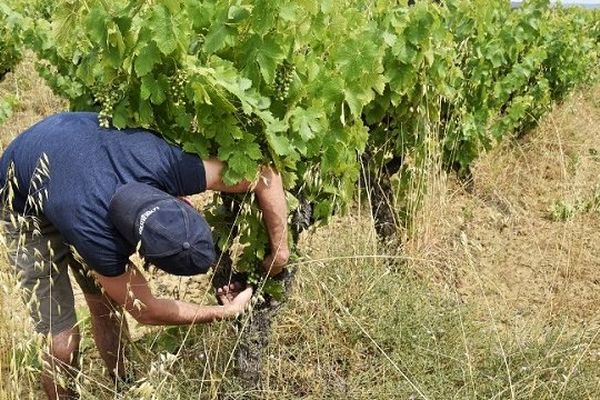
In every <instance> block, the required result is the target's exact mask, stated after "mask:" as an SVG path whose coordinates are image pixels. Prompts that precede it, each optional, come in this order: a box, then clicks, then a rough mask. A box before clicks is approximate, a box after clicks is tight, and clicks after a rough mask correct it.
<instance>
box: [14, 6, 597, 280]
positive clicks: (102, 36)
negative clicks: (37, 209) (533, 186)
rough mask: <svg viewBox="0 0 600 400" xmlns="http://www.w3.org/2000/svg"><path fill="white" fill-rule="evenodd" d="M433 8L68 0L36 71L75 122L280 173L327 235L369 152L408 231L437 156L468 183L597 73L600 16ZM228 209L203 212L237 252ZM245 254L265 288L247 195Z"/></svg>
mask: <svg viewBox="0 0 600 400" xmlns="http://www.w3.org/2000/svg"><path fill="white" fill-rule="evenodd" d="M38 1H42V0H38ZM42 3H43V2H42ZM437 3H438V2H430V1H423V2H416V4H414V5H413V6H411V7H408V6H407V4H406V3H405V2H398V1H391V0H390V1H385V0H384V1H376V2H373V1H367V0H340V1H335V2H332V1H329V0H305V1H302V2H297V1H292V0H281V1H277V2H274V1H271V0H254V1H249V0H237V1H231V0H228V1H225V0H204V1H195V0H183V1H180V2H173V1H169V0H156V1H153V2H146V1H139V0H119V1H115V2H110V3H108V2H105V1H101V0H87V1H85V2H81V1H70V0H69V1H67V0H61V1H58V2H55V3H54V4H53V7H52V8H51V9H47V8H46V9H44V11H35V7H30V8H29V11H28V10H27V9H25V10H23V11H21V12H23V13H24V14H26V15H27V18H28V19H27V23H26V24H24V26H26V29H25V31H26V35H25V36H26V37H27V42H28V44H29V45H30V46H31V48H32V49H33V50H34V51H35V52H36V53H37V55H38V58H39V60H40V63H39V71H40V73H41V75H42V76H43V77H45V78H46V80H47V81H48V83H49V84H50V85H51V86H52V87H53V89H54V90H55V91H56V92H57V93H59V94H61V95H62V96H64V97H66V98H67V99H69V100H70V104H71V107H72V108H73V109H74V110H95V111H99V112H100V116H99V118H100V124H101V125H102V126H105V127H106V126H109V124H111V125H112V126H115V127H117V128H125V127H145V128H150V129H154V130H156V131H158V132H162V133H163V134H164V135H165V136H166V137H167V138H168V139H169V140H170V141H172V142H175V143H178V144H179V145H181V146H182V147H183V148H184V149H185V150H186V151H189V152H192V153H195V154H198V155H199V156H201V157H208V156H214V157H218V158H219V159H220V160H222V161H223V162H225V163H226V165H227V168H226V170H225V172H224V179H225V181H226V182H227V183H235V182H238V181H239V180H241V179H251V180H252V179H255V178H256V171H257V170H258V166H259V165H261V164H271V165H272V166H274V167H275V168H277V169H278V170H279V171H280V172H281V173H282V176H283V178H284V182H285V185H286V188H287V189H288V190H289V192H288V200H289V204H290V211H291V212H292V213H294V212H295V211H296V208H297V207H299V204H300V201H299V199H301V200H302V201H305V202H307V203H308V204H310V205H311V207H310V212H311V214H312V215H311V217H310V220H311V221H312V222H313V223H315V224H318V223H324V222H326V221H327V220H328V218H329V217H330V216H331V215H332V214H334V213H335V212H338V211H340V210H343V209H344V207H345V206H346V204H347V203H348V201H349V200H351V199H352V196H353V194H354V193H355V189H356V182H357V180H358V177H359V175H360V171H361V165H360V162H359V160H360V158H361V157H360V155H361V154H363V152H364V151H365V149H368V154H369V157H368V159H369V169H372V170H373V171H372V172H373V173H372V174H371V175H370V176H373V177H380V176H385V175H386V174H388V173H389V171H393V173H394V174H397V175H398V176H399V179H397V183H396V184H395V185H396V186H397V189H394V193H396V194H397V196H396V198H395V199H393V203H394V204H395V205H396V206H397V210H396V211H397V212H398V213H399V214H401V216H402V218H405V217H408V216H409V215H410V208H411V207H413V206H414V204H415V203H418V199H416V200H415V199H409V196H408V192H409V190H408V188H410V187H411V185H419V184H420V183H419V176H420V175H419V174H420V171H422V170H423V169H424V168H426V165H425V164H426V162H427V160H428V157H427V155H428V153H429V152H430V151H431V147H432V146H434V145H435V146H440V148H441V149H442V151H443V163H444V164H445V165H446V166H447V167H448V168H454V169H456V170H457V171H459V172H460V173H467V172H468V169H469V166H470V165H471V164H472V162H473V161H474V160H475V159H476V158H477V157H478V156H479V154H480V153H481V152H484V151H486V150H488V149H490V148H491V147H492V146H494V145H495V144H496V143H498V142H499V141H500V140H502V138H503V137H505V136H506V135H510V134H514V133H516V132H519V131H520V130H523V129H526V128H527V127H528V126H530V125H531V124H534V123H535V122H536V121H537V120H538V118H539V117H540V116H541V115H542V114H543V113H544V112H546V111H547V110H548V109H549V107H550V105H551V104H552V102H554V101H560V99H562V98H563V97H564V96H565V95H566V94H568V93H569V92H570V91H571V90H572V88H573V87H574V86H575V85H578V84H581V83H583V82H585V81H586V79H587V78H588V71H590V70H593V71H595V70H597V69H598V68H597V66H598V46H599V45H598V32H599V28H598V13H586V12H585V11H581V10H571V9H569V10H566V9H564V10H563V9H551V8H550V7H549V2H548V1H547V0H534V1H530V2H528V3H526V4H525V5H524V6H523V7H521V8H519V9H517V10H511V9H510V6H509V4H508V2H505V1H503V0H492V1H483V0H474V1H467V0H447V1H445V2H441V4H437ZM32 8H33V11H32ZM48 10H49V11H48ZM47 14H49V15H47ZM102 88H106V89H102ZM389 163H394V165H395V166H394V168H390V167H389V165H388V164H389ZM386 165H388V166H387V167H386ZM382 171H383V172H382ZM386 171H387V172H386ZM388 178H389V177H388ZM388 178H386V179H388ZM383 186H384V187H386V188H388V187H391V186H390V185H387V184H386V185H383ZM386 190H387V189H386ZM292 193H293V195H292ZM221 204H222V203H221V202H220V201H219V200H218V199H217V200H215V203H214V205H213V206H212V207H211V208H210V209H209V210H208V211H207V213H208V216H209V218H210V219H211V220H212V222H213V224H212V225H213V226H214V227H215V237H216V238H217V244H218V246H219V247H220V249H221V250H222V251H227V249H228V246H230V245H231V238H230V235H229V233H230V232H229V231H228V230H227V228H223V227H226V226H227V224H222V223H219V221H222V220H223V216H222V215H221V214H220V212H219V207H220V205H221ZM235 241H236V242H237V243H239V249H241V250H240V252H239V254H237V255H236V258H235V261H236V268H238V270H241V271H246V272H250V273H252V274H254V275H252V276H253V279H258V278H257V277H258V275H255V273H254V272H253V271H255V270H256V268H257V266H258V265H260V261H261V260H262V258H263V257H264V256H265V254H266V252H267V251H268V247H267V246H268V240H267V238H266V235H265V233H264V229H263V226H262V222H261V216H260V212H259V210H258V208H257V207H256V206H255V205H254V202H253V199H252V198H248V199H246V200H245V201H242V205H241V207H240V212H239V215H238V218H237V237H236V238H235ZM273 290H274V291H275V289H273Z"/></svg>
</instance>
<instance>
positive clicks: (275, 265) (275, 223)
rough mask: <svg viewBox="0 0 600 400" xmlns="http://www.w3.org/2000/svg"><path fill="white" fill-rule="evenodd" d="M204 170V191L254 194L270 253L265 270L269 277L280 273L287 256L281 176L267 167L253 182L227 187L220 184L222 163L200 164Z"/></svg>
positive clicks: (214, 161) (211, 161) (208, 161)
mask: <svg viewBox="0 0 600 400" xmlns="http://www.w3.org/2000/svg"><path fill="white" fill-rule="evenodd" d="M204 168H205V170H206V188H207V189H209V190H215V191H219V192H226V193H243V192H248V191H254V193H255V194H256V198H257V200H258V204H259V206H260V208H261V210H262V213H263V221H264V223H265V226H266V227H267V232H268V235H269V244H270V247H271V253H270V254H269V255H268V256H267V257H266V258H265V261H264V267H265V270H266V271H267V272H268V273H269V275H271V276H275V275H277V274H279V273H280V272H281V270H282V269H283V267H284V265H285V264H286V263H287V260H288V258H289V255H290V251H289V248H288V241H287V229H288V226H287V217H288V210H287V203H286V200H285V192H284V190H283V182H282V180H281V175H279V174H278V173H277V172H276V171H275V170H273V169H272V168H270V167H264V168H263V169H262V170H261V173H260V177H259V178H258V180H257V181H256V182H249V181H241V182H239V183H238V184H236V185H233V186H227V185H225V183H224V182H223V179H222V173H223V168H224V164H223V162H221V161H219V160H217V159H210V160H207V161H204Z"/></svg>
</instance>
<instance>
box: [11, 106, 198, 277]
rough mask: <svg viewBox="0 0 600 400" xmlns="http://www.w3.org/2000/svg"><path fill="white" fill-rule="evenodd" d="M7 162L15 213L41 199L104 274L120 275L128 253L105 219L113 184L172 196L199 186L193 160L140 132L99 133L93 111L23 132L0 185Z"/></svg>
mask: <svg viewBox="0 0 600 400" xmlns="http://www.w3.org/2000/svg"><path fill="white" fill-rule="evenodd" d="M42 160H47V162H43V161H42ZM11 163H12V164H14V171H13V172H14V176H15V178H16V181H17V185H16V186H14V187H13V191H14V194H15V198H14V200H13V208H14V210H15V211H17V212H19V213H30V214H34V213H35V212H34V210H33V208H32V204H31V203H32V202H27V198H29V199H31V200H33V201H35V202H38V203H39V201H40V199H41V200H42V201H43V204H42V213H43V214H44V216H45V217H46V218H47V219H48V220H49V221H50V222H52V224H54V225H55V226H56V227H57V229H58V230H59V231H60V232H61V233H62V234H63V236H64V237H65V239H66V240H67V241H68V242H69V243H71V244H73V245H75V247H76V248H77V250H78V251H79V252H80V253H81V255H82V256H83V257H84V259H86V261H88V263H89V264H90V266H91V267H92V268H94V269H96V270H97V271H98V272H100V273H102V274H104V275H116V274H119V273H122V272H123V271H122V268H121V267H119V265H122V266H124V262H126V259H127V256H128V255H129V254H130V253H131V251H132V249H131V246H130V245H129V244H127V243H126V241H124V240H123V238H122V237H120V235H119V234H118V233H117V232H116V230H115V229H114V227H113V226H112V224H111V223H110V222H109V218H108V206H109V203H110V200H111V198H112V196H113V194H114V193H115V191H116V189H117V188H118V187H120V186H121V185H124V184H126V183H131V182H142V183H146V184H149V185H151V186H154V187H156V188H158V189H160V190H163V191H165V192H167V193H169V194H171V195H174V196H181V195H187V194H192V193H198V192H201V191H203V190H204V189H205V176H204V170H203V167H202V161H201V160H200V159H199V158H198V157H196V156H193V155H190V154H186V153H184V152H183V151H182V150H181V149H179V148H178V147H175V146H171V145H169V144H168V143H167V142H165V141H164V140H163V139H162V138H160V137H158V136H157V135H155V134H153V133H152V132H149V131H146V130H141V129H130V130H124V131H117V130H114V129H102V128H100V127H99V126H98V122H97V115H96V114H94V113H62V114H57V115H54V116H51V117H49V118H46V119H45V120H43V121H41V122H40V123H38V124H36V125H34V126H33V127H31V128H30V129H28V130H27V131H25V132H23V133H22V134H21V135H20V136H19V137H17V138H16V139H15V140H14V141H13V142H12V143H11V144H10V145H9V146H8V147H7V149H6V151H5V152H4V154H3V155H2V158H1V159H0V184H3V183H5V181H6V177H7V173H8V170H9V168H10V165H11ZM44 164H47V168H45V167H44ZM36 176H37V177H36ZM3 186H4V185H3Z"/></svg>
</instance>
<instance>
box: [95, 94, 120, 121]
mask: <svg viewBox="0 0 600 400" xmlns="http://www.w3.org/2000/svg"><path fill="white" fill-rule="evenodd" d="M95 98H96V102H97V103H100V112H99V113H98V122H99V124H100V127H102V128H105V129H107V128H109V127H110V122H111V120H112V116H113V110H114V106H115V104H116V103H117V101H118V100H119V93H118V92H117V91H116V90H111V89H104V90H100V91H99V92H98V94H97V95H96V96H95Z"/></svg>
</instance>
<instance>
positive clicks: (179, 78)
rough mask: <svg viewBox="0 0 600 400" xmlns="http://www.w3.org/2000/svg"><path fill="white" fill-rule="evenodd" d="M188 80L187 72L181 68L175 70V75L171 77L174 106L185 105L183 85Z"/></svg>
mask: <svg viewBox="0 0 600 400" xmlns="http://www.w3.org/2000/svg"><path fill="white" fill-rule="evenodd" d="M188 82H189V78H188V76H187V73H186V72H185V71H183V70H179V71H177V73H176V74H175V76H173V77H172V78H171V91H172V95H173V99H174V102H173V104H175V105H176V106H183V107H185V106H186V104H187V102H186V100H185V86H186V85H187V83H188Z"/></svg>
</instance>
